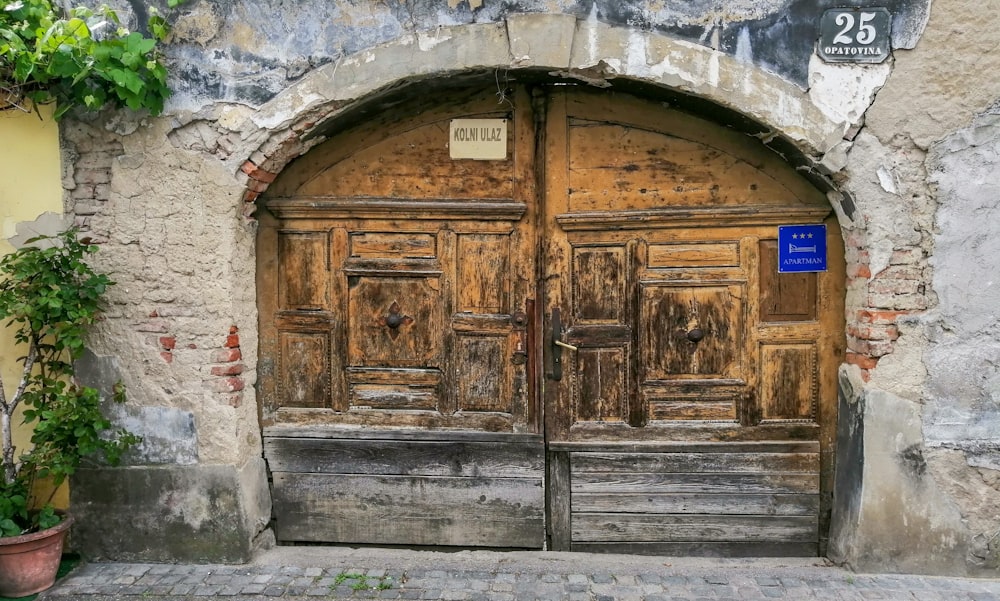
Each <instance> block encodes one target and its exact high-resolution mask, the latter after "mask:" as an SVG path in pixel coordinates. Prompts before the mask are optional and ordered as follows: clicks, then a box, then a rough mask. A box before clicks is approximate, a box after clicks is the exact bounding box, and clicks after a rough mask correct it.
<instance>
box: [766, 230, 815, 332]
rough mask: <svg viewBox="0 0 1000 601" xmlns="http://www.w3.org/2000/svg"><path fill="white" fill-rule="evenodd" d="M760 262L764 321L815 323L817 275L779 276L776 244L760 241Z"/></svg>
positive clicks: (794, 274)
mask: <svg viewBox="0 0 1000 601" xmlns="http://www.w3.org/2000/svg"><path fill="white" fill-rule="evenodd" d="M758 261H759V270H758V273H759V282H760V296H759V297H757V298H759V299H760V319H761V321H764V322H774V321H812V320H814V319H816V304H817V303H816V274H815V273H778V241H777V240H761V241H760V250H759V253H758Z"/></svg>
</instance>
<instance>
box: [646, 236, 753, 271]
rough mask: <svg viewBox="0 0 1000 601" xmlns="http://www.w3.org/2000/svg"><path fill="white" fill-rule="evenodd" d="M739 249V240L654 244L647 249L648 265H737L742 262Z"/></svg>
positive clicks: (651, 266) (652, 266)
mask: <svg viewBox="0 0 1000 601" xmlns="http://www.w3.org/2000/svg"><path fill="white" fill-rule="evenodd" d="M739 250H740V247H739V243H737V242H727V243H715V244H713V243H705V244H654V245H652V246H650V247H649V250H648V251H647V252H648V256H649V260H648V263H647V267H650V268H656V267H736V266H738V265H739V264H740V253H739Z"/></svg>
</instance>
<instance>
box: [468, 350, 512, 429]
mask: <svg viewBox="0 0 1000 601" xmlns="http://www.w3.org/2000/svg"><path fill="white" fill-rule="evenodd" d="M456 343H457V346H456V351H457V352H456V354H455V365H456V367H457V370H458V373H459V374H460V376H459V377H458V378H457V381H456V382H455V390H456V391H457V393H458V395H457V401H458V410H459V411H502V412H509V411H510V397H509V396H507V395H506V394H505V388H506V386H505V381H506V379H507V375H508V374H507V369H506V368H507V352H506V351H507V348H506V346H507V345H506V344H505V343H506V338H498V337H496V336H489V337H487V336H459V337H458V338H457V341H456Z"/></svg>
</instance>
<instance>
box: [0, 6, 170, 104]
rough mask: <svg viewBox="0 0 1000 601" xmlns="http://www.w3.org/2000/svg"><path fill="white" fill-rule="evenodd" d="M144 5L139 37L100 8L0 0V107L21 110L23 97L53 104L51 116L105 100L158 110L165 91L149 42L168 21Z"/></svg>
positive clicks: (162, 68) (156, 53)
mask: <svg viewBox="0 0 1000 601" xmlns="http://www.w3.org/2000/svg"><path fill="white" fill-rule="evenodd" d="M182 1H183V0H170V3H169V5H170V6H176V5H177V4H179V3H180V2H182ZM152 11H153V12H152V16H151V17H150V19H149V22H148V23H147V28H148V30H149V32H150V34H151V36H152V37H146V36H145V35H143V34H142V33H139V32H134V31H133V32H130V31H129V30H128V29H126V28H125V27H124V26H123V25H122V23H121V21H120V20H119V18H118V15H117V14H116V13H115V11H114V10H112V9H110V8H108V7H107V6H102V7H101V8H99V9H97V10H92V9H90V8H87V7H85V6H77V7H75V8H69V9H68V13H64V12H63V11H62V9H58V10H57V9H56V8H54V7H53V5H52V2H50V1H49V0H0V108H4V106H5V105H6V107H7V108H10V107H15V108H21V109H22V110H28V109H27V103H26V102H25V100H30V101H31V102H32V103H34V104H35V105H39V104H46V103H51V102H55V103H56V110H55V117H56V118H57V119H58V118H59V117H61V116H62V115H63V114H65V113H66V111H68V110H70V109H72V108H74V107H83V108H84V109H86V110H91V111H96V110H99V109H101V108H102V107H104V106H105V105H107V104H111V105H114V106H116V107H128V108H130V109H132V110H140V109H147V110H149V112H150V113H151V114H153V115H158V114H160V113H161V112H162V111H163V102H164V101H165V100H166V98H167V97H168V96H169V95H170V90H169V88H167V69H166V67H165V66H164V65H163V62H162V56H161V54H160V52H159V49H158V47H157V43H158V42H160V41H162V40H163V38H164V37H165V36H166V35H167V34H168V33H169V26H168V25H167V22H166V20H164V19H163V17H162V16H160V15H158V14H156V12H155V9H152Z"/></svg>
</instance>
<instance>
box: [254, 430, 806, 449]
mask: <svg viewBox="0 0 1000 601" xmlns="http://www.w3.org/2000/svg"><path fill="white" fill-rule="evenodd" d="M266 434H267V430H265V435H266ZM548 446H549V449H551V450H560V451H573V452H578V453H584V452H592V453H819V442H817V441H814V440H812V441H784V440H765V441H733V442H667V441H653V440H650V441H635V442H633V441H620V442H613V441H606V440H605V441H551V442H549V445H548Z"/></svg>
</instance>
